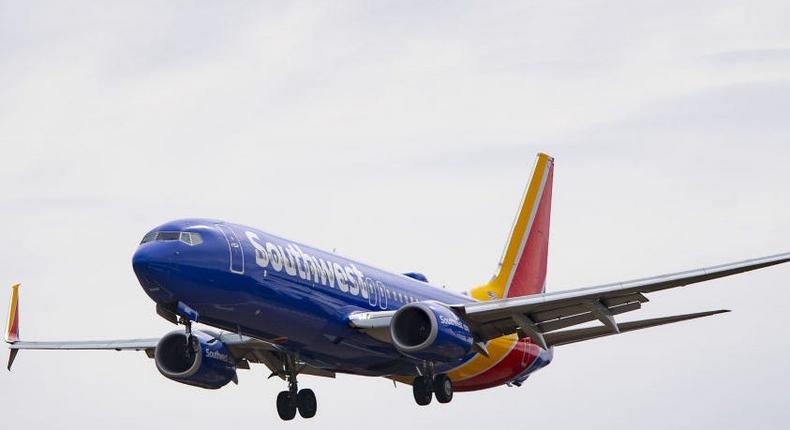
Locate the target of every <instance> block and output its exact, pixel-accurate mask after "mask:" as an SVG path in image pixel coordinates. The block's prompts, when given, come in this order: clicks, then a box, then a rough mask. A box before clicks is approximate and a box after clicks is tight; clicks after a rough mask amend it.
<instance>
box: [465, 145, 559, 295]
mask: <svg viewBox="0 0 790 430" xmlns="http://www.w3.org/2000/svg"><path fill="white" fill-rule="evenodd" d="M553 179H554V158H552V157H550V156H549V155H546V154H544V153H539V154H538V158H537V161H536V162H535V167H534V169H533V170H532V178H531V179H530V182H529V184H528V185H527V189H526V191H525V192H524V197H523V198H522V200H521V208H520V209H519V212H518V215H517V216H516V220H515V222H514V223H513V230H512V231H511V233H510V239H509V240H508V242H507V246H506V247H505V252H504V254H503V256H502V260H501V261H500V262H499V269H498V271H497V273H496V275H495V276H494V278H493V279H491V281H490V282H488V283H487V284H485V285H482V286H480V287H477V288H475V289H473V290H472V291H471V295H472V297H474V298H476V299H478V300H491V299H499V298H507V297H518V296H526V295H530V294H540V293H542V292H544V291H545V284H546V264H547V260H548V254H549V221H550V218H551V189H552V182H553Z"/></svg>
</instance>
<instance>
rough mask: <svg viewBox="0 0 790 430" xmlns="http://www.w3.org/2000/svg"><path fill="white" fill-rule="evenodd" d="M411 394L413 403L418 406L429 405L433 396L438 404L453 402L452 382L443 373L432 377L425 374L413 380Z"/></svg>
mask: <svg viewBox="0 0 790 430" xmlns="http://www.w3.org/2000/svg"><path fill="white" fill-rule="evenodd" d="M412 392H413V394H414V401H415V402H417V404H418V405H420V406H426V405H429V404H430V403H431V400H432V399H433V395H434V394H435V395H436V400H437V401H438V402H439V403H449V402H450V401H451V400H453V381H452V380H450V378H449V377H448V376H447V375H446V374H444V373H440V374H438V375H436V376H434V377H431V376H430V374H425V375H422V376H418V377H416V378H414V382H412Z"/></svg>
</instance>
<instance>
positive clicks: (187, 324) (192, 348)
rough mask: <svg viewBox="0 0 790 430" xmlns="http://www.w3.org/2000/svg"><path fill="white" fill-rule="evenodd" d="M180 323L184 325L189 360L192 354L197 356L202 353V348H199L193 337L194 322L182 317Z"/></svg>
mask: <svg viewBox="0 0 790 430" xmlns="http://www.w3.org/2000/svg"><path fill="white" fill-rule="evenodd" d="M179 322H180V323H181V324H184V335H185V337H186V341H187V347H186V349H185V351H186V356H187V358H191V357H192V355H191V354H193V353H194V354H197V353H198V352H200V346H198V345H197V344H196V343H195V342H194V339H193V337H192V321H190V320H189V319H187V318H184V317H181V318H180V320H179Z"/></svg>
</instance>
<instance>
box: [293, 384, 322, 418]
mask: <svg viewBox="0 0 790 430" xmlns="http://www.w3.org/2000/svg"><path fill="white" fill-rule="evenodd" d="M296 408H297V409H298V410H299V415H301V416H302V418H313V417H314V416H315V412H316V410H317V409H318V402H316V400H315V393H313V390H311V389H309V388H305V389H304V390H299V394H297V395H296Z"/></svg>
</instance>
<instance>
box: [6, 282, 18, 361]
mask: <svg viewBox="0 0 790 430" xmlns="http://www.w3.org/2000/svg"><path fill="white" fill-rule="evenodd" d="M18 340H19V284H14V285H12V286H11V304H10V305H9V307H8V325H7V326H6V329H5V341H6V342H8V343H11V344H13V343H15V342H17V341H18ZM18 353H19V350H18V349H11V351H9V354H8V370H11V366H12V365H13V364H14V359H15V358H16V355H17V354H18Z"/></svg>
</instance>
